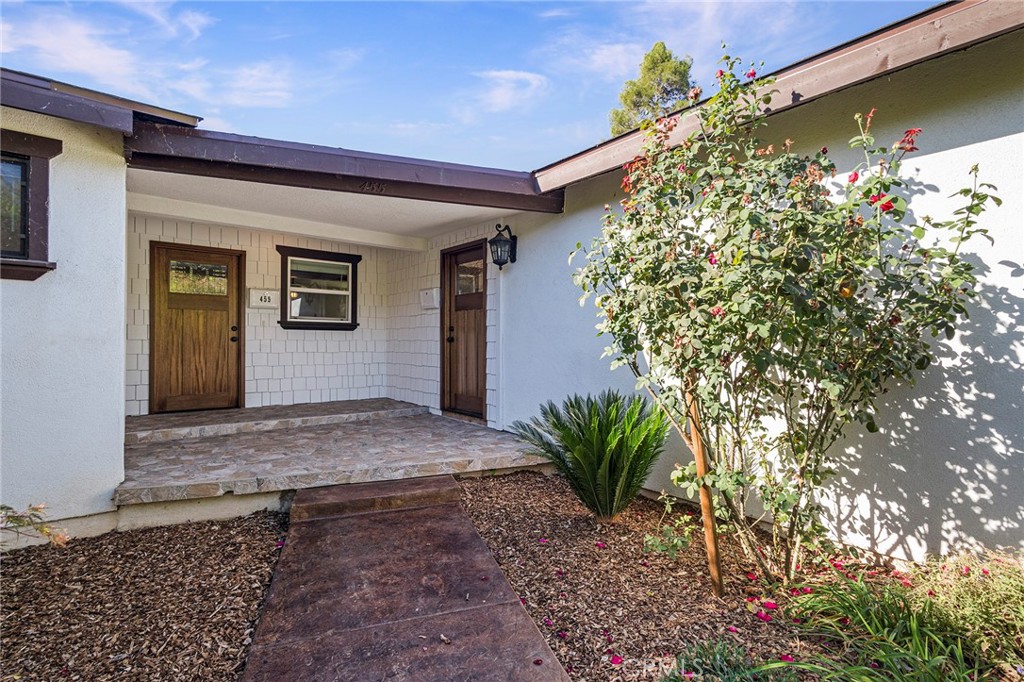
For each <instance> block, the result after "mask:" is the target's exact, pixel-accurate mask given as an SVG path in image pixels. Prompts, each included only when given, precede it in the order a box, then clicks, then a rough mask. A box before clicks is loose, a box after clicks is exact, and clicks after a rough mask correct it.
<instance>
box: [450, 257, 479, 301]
mask: <svg viewBox="0 0 1024 682" xmlns="http://www.w3.org/2000/svg"><path fill="white" fill-rule="evenodd" d="M458 280H459V281H458V290H457V291H456V293H458V294H475V293H478V292H480V291H483V290H484V262H483V261H482V260H471V261H469V262H468V263H459V265H458Z"/></svg>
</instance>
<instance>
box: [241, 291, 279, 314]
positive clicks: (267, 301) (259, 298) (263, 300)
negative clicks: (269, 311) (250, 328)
mask: <svg viewBox="0 0 1024 682" xmlns="http://www.w3.org/2000/svg"><path fill="white" fill-rule="evenodd" d="M249 307H250V308H273V309H274V310H277V309H278V308H280V307H281V292H280V291H278V290H277V289H249Z"/></svg>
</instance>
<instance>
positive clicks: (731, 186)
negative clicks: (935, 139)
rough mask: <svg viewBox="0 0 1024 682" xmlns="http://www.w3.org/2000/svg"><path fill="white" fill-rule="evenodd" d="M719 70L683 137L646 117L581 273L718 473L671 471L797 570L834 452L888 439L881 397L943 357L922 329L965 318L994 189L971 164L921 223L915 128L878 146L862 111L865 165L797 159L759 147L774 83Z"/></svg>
mask: <svg viewBox="0 0 1024 682" xmlns="http://www.w3.org/2000/svg"><path fill="white" fill-rule="evenodd" d="M723 62H724V68H723V69H722V70H721V71H719V72H718V74H717V82H718V91H717V92H716V93H715V94H714V95H713V96H712V97H711V98H710V99H708V101H707V102H705V103H704V104H703V105H702V106H700V107H699V108H698V109H696V113H694V114H693V115H694V116H696V117H697V118H696V120H697V123H698V126H697V130H696V131H695V132H694V133H692V134H691V135H690V136H689V137H687V138H686V140H685V141H683V142H682V144H678V145H673V144H671V143H670V142H669V139H670V137H671V133H672V130H673V129H674V128H675V126H676V125H678V117H669V118H665V119H661V120H659V121H657V122H656V123H650V124H647V125H646V126H645V127H646V129H647V133H648V138H647V142H646V144H645V145H644V147H643V150H642V152H641V154H640V155H639V156H637V157H636V158H635V159H633V160H632V161H631V162H629V163H627V164H626V166H625V176H624V178H623V181H622V187H623V189H624V190H625V192H626V198H625V199H624V200H623V201H622V202H621V211H618V210H611V209H609V210H608V211H607V213H606V216H605V220H604V228H603V230H602V233H601V236H600V237H599V238H597V239H596V240H595V241H594V243H593V244H592V245H591V247H590V248H589V250H586V251H585V250H584V249H583V248H582V246H581V245H579V244H577V249H576V252H575V253H580V252H584V251H585V255H586V263H585V264H583V265H582V267H580V268H579V270H578V271H577V272H576V275H575V280H576V283H577V284H578V285H579V286H580V287H581V288H582V290H583V297H582V298H581V303H582V302H583V300H585V299H586V298H587V297H589V296H593V297H594V300H595V302H596V305H597V308H598V317H599V320H600V321H599V324H598V328H599V330H600V332H601V333H602V334H606V335H608V336H610V337H611V339H612V341H611V345H610V347H609V348H608V349H607V354H608V355H610V356H611V357H612V358H613V360H612V363H613V365H615V366H618V365H627V366H628V367H629V368H630V369H631V370H632V371H633V372H634V373H635V374H636V376H637V378H638V386H639V387H641V388H644V389H646V390H648V391H649V392H650V394H651V396H652V397H653V399H654V400H655V401H656V402H657V403H658V405H659V406H660V407H661V408H662V409H663V410H664V411H665V413H666V414H667V415H668V416H669V417H670V418H671V420H672V422H673V424H674V426H675V428H676V429H677V430H678V431H679V433H680V434H681V435H683V437H684V440H686V439H688V438H690V437H691V436H692V437H694V438H699V439H700V440H701V441H702V442H703V444H704V447H705V448H706V450H707V453H708V455H707V456H708V460H709V462H708V465H709V470H708V472H707V473H706V474H705V475H704V476H697V474H696V467H695V466H694V465H693V464H691V465H690V466H689V467H686V468H681V469H677V471H676V475H675V480H676V482H677V483H678V484H680V485H682V486H684V487H688V488H689V490H690V492H691V494H692V492H693V491H694V490H696V489H697V488H698V487H699V486H702V485H708V486H710V487H711V488H712V490H713V491H714V499H715V504H716V507H717V510H716V513H717V515H718V516H719V518H720V519H722V520H724V521H726V522H727V523H728V524H729V525H730V526H731V527H732V528H734V529H735V530H736V532H737V537H738V539H739V541H740V542H741V544H742V546H743V548H744V551H745V552H746V554H747V556H748V557H749V558H750V560H751V561H753V562H756V563H757V564H758V565H759V566H760V567H761V570H762V571H764V572H765V573H767V574H773V575H776V576H781V577H787V576H792V574H793V572H794V570H795V567H796V566H797V564H798V563H799V562H800V557H801V554H802V551H803V549H804V548H805V547H806V546H807V545H808V543H811V544H813V543H815V542H817V541H818V540H819V539H820V538H821V537H823V534H822V526H821V523H820V521H819V511H820V507H819V499H818V491H819V489H820V487H821V485H822V483H823V482H824V481H825V480H826V479H827V478H828V477H829V476H831V475H833V474H834V469H833V467H834V466H836V465H837V462H836V459H835V458H834V457H830V456H829V448H830V447H831V446H832V445H833V444H834V443H835V442H836V440H837V439H838V438H839V437H840V435H841V433H842V432H843V430H844V428H846V427H848V426H849V425H850V424H852V423H859V424H861V425H863V426H864V427H865V428H867V429H868V430H869V431H876V430H877V429H878V427H877V426H876V417H875V409H876V405H877V399H878V397H879V395H880V394H881V393H883V392H884V391H886V390H887V389H888V387H890V386H892V385H893V384H894V383H897V382H912V381H913V380H914V377H915V376H916V374H917V373H919V372H921V371H923V370H925V369H926V368H927V367H928V365H929V364H930V363H931V362H933V361H934V352H933V350H932V347H931V346H930V344H929V342H928V339H929V338H930V337H935V336H937V335H939V334H944V335H945V336H947V337H950V338H951V337H952V335H953V334H954V330H955V329H956V326H957V324H958V321H960V320H961V319H962V318H964V317H965V316H966V313H967V311H966V307H965V303H966V301H967V299H969V298H970V297H972V296H973V295H974V292H973V290H972V287H973V285H974V283H975V275H974V268H973V266H972V265H971V263H970V262H968V261H967V260H965V259H964V258H963V257H962V255H961V254H960V247H961V244H962V243H963V242H965V241H967V240H968V239H970V238H972V237H974V236H976V235H979V234H984V232H985V231H984V229H983V228H981V227H980V226H979V225H978V224H977V219H978V216H979V215H981V213H982V211H983V210H984V209H985V207H986V206H987V205H988V204H989V202H993V203H995V204H998V203H999V200H998V199H997V198H996V197H994V196H992V195H991V194H990V193H989V190H990V189H992V188H991V187H990V186H988V185H984V184H979V183H978V182H977V167H975V168H972V169H971V171H970V173H971V175H972V177H973V185H972V187H970V188H967V189H963V190H960V192H959V194H960V195H962V197H963V198H964V201H965V204H964V206H963V207H962V208H960V209H958V210H956V211H955V213H954V215H953V216H952V218H951V219H949V220H943V221H940V220H933V219H931V218H929V217H923V218H921V219H920V221H919V222H916V221H915V220H913V219H912V217H911V215H910V214H909V213H908V211H907V208H908V207H907V194H906V193H905V192H903V191H902V190H903V189H904V188H905V187H906V182H905V180H904V179H902V178H901V176H900V170H901V162H902V159H903V157H904V155H906V154H908V153H912V152H914V151H916V150H917V147H916V140H917V137H918V136H919V135H920V133H921V130H920V129H918V128H912V129H910V130H907V131H906V134H905V135H904V136H903V138H902V139H900V140H897V141H895V143H894V144H892V145H891V146H888V147H885V146H878V145H876V143H875V140H874V137H873V136H872V133H871V122H872V118H873V117H874V115H875V110H874V109H872V110H871V112H870V113H868V114H867V115H866V116H861V115H858V116H857V117H856V122H857V125H858V128H859V130H858V134H857V135H856V136H855V137H854V138H853V139H852V140H851V146H853V147H856V148H860V149H861V150H862V151H863V161H862V162H861V163H860V164H858V166H857V167H856V168H854V169H853V170H852V171H851V172H849V173H848V175H846V176H845V178H839V179H837V177H836V175H837V169H836V166H835V164H834V163H833V162H832V160H831V159H830V158H829V156H828V150H827V149H826V148H824V147H823V148H821V149H820V150H819V151H817V152H816V153H815V154H814V155H813V156H811V155H798V154H796V153H793V152H792V151H791V149H792V144H793V142H792V140H788V139H787V140H786V141H785V143H783V144H781V145H780V148H779V149H776V148H775V147H774V146H773V145H767V144H764V143H763V142H761V141H760V140H759V139H758V137H757V134H758V133H759V131H760V130H761V129H762V128H763V127H764V126H765V125H766V120H765V114H764V111H765V108H766V107H767V106H768V105H769V104H770V102H771V94H770V92H769V88H770V86H771V83H772V81H771V80H770V79H764V78H762V79H760V80H757V81H753V82H750V83H744V82H742V81H741V80H740V78H739V77H737V75H735V73H734V71H735V70H736V69H737V66H738V63H739V62H738V60H736V59H734V58H730V57H725V58H723ZM746 75H747V76H748V77H750V78H754V77H755V76H756V70H755V69H753V68H751V69H750V70H749V71H747V72H746ZM700 96H701V93H700V92H699V90H698V91H695V92H691V93H690V97H691V98H692V99H693V100H695V101H696V100H697V99H699V98H700ZM843 180H845V182H844V181H843ZM691 407H694V408H695V409H696V414H697V415H698V416H699V418H698V419H697V420H696V423H692V420H688V418H687V415H688V414H690V409H691ZM691 442H692V441H691ZM761 518H769V519H771V520H772V521H773V524H772V528H773V531H772V540H771V542H770V544H769V546H764V543H762V542H761V541H760V540H759V539H758V537H757V536H755V534H754V532H753V531H754V527H755V525H756V523H757V522H758V520H759V519H761Z"/></svg>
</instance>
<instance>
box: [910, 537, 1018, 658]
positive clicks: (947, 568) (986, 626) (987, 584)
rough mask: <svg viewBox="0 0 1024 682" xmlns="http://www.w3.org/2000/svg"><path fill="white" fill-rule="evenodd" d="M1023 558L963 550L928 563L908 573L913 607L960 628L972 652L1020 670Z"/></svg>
mask: <svg viewBox="0 0 1024 682" xmlns="http://www.w3.org/2000/svg"><path fill="white" fill-rule="evenodd" d="M1022 560H1024V556H1021V557H1014V556H1012V555H1010V554H1003V553H999V552H986V553H985V554H983V555H977V554H971V553H963V554H960V555H957V556H952V557H947V558H945V559H936V560H932V561H929V562H928V563H926V564H925V565H924V566H922V567H920V568H918V569H917V570H915V571H914V572H913V574H912V575H911V584H912V585H913V587H912V589H911V592H910V597H911V600H912V601H913V603H914V604H915V606H918V607H921V606H923V605H924V604H926V603H929V602H930V603H931V604H932V608H933V611H934V612H935V615H936V617H937V618H938V619H939V620H940V621H941V622H943V623H944V624H945V625H946V626H947V627H949V628H950V629H954V630H956V631H958V632H963V633H964V634H965V635H966V637H967V640H968V643H969V645H970V647H971V651H972V655H974V656H975V657H977V658H982V659H984V660H986V661H988V662H990V663H993V664H996V665H1002V666H1003V667H1004V668H1005V670H1006V672H1007V673H1009V672H1010V671H1011V670H1017V671H1021V672H1024V566H1022V565H1021V561H1022Z"/></svg>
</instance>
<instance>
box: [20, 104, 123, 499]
mask: <svg viewBox="0 0 1024 682" xmlns="http://www.w3.org/2000/svg"><path fill="white" fill-rule="evenodd" d="M0 115H2V122H3V127H4V128H7V129H10V130H17V131H21V132H26V133H31V134H33V135H41V136H44V137H50V138H56V139H60V140H62V141H63V143H64V149H63V153H62V154H61V155H60V156H58V157H56V158H54V159H52V160H51V162H50V218H49V242H50V247H49V258H50V260H51V261H54V262H56V264H57V269H56V270H54V271H52V272H49V273H47V274H45V275H43V276H42V277H40V278H39V279H37V280H35V281H34V282H23V281H16V280H9V279H4V280H0V311H2V312H0V349H2V350H0V372H2V374H0V424H2V427H0V428H2V431H0V500H3V503H4V504H9V505H12V506H14V507H24V506H26V505H28V504H30V503H40V502H45V503H46V504H47V505H48V507H49V516H50V518H54V519H60V518H67V517H73V516H82V515H86V514H94V513H98V512H103V511H108V510H111V509H113V505H112V504H111V496H112V495H113V492H114V488H115V487H116V486H117V485H118V484H119V483H120V482H121V480H122V479H123V478H124V475H123V473H124V471H123V442H124V382H123V376H124V362H125V346H124V325H125V316H124V290H125V249H124V243H125V228H124V224H125V222H124V219H125V161H124V157H123V156H122V138H121V136H120V135H119V134H116V133H112V132H108V131H101V130H98V129H95V128H91V127H88V126H84V125H80V124H76V123H71V122H68V121H63V120H59V119H55V118H51V117H47V116H41V115H38V114H32V113H28V112H24V111H20V110H14V109H8V108H4V109H3V110H2V114H0Z"/></svg>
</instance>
